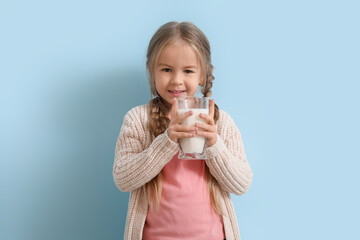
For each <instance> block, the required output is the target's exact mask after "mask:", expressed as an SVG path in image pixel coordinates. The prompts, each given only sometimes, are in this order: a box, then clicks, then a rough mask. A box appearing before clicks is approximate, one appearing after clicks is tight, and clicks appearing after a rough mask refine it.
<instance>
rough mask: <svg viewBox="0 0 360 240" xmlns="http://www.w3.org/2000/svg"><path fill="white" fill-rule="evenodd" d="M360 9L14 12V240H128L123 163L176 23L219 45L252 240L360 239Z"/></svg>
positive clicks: (240, 208) (9, 9)
mask: <svg viewBox="0 0 360 240" xmlns="http://www.w3.org/2000/svg"><path fill="white" fill-rule="evenodd" d="M359 11H360V6H359V3H358V1H347V0H344V1H340V0H339V1H331V0H330V1H318V0H312V1H309V0H303V1H285V0H284V1H280V0H274V1H110V0H105V1H104V0H103V1H89V0H87V1H69V0H62V1H39V0H33V1H15V0H13V1H9V0H8V1H1V2H0V34H1V37H0V81H1V85H0V107H1V108H0V109H1V110H0V111H1V120H0V121H1V125H0V126H1V129H0V131H1V132H0V148H1V151H0V160H1V161H0V239H4V240H25V239H26V240H28V239H31V240H48V239H54V240H57V239H59V240H60V239H79V240H80V239H89V240H95V239H109V240H110V239H122V238H123V231H124V227H125V218H126V210H127V202H128V193H122V192H120V191H119V190H117V188H116V187H115V185H114V183H113V179H112V164H113V157H114V148H115V142H116V139H117V136H118V133H119V130H120V127H121V124H122V120H123V116H124V114H125V113H126V112H127V111H128V110H129V109H130V108H132V107H134V106H136V105H139V104H144V103H147V102H148V101H149V97H150V95H149V88H148V85H147V79H146V71H145V54H146V48H147V44H148V42H149V40H150V38H151V36H152V34H153V33H154V32H155V31H156V29H157V28H158V27H159V26H160V25H162V24H163V23H165V22H168V21H170V20H176V21H191V22H193V23H195V24H196V25H197V26H198V27H200V28H201V29H202V30H203V31H204V32H205V34H206V35H207V36H208V38H209V40H210V43H211V46H212V56H213V64H214V66H215V71H214V75H215V77H216V79H215V82H214V88H213V93H214V94H213V97H214V98H215V101H216V102H217V104H218V105H219V106H220V108H221V109H224V110H226V111H227V112H228V113H230V114H231V116H232V117H233V118H234V120H235V122H236V124H237V125H238V127H239V129H240V131H241V133H242V137H243V141H244V145H245V149H246V153H247V157H248V160H249V162H250V164H251V166H252V168H253V172H254V181H253V185H252V187H251V189H250V190H249V192H248V193H247V194H245V195H244V196H240V197H239V196H232V198H233V201H234V205H235V210H236V213H237V217H238V222H239V227H240V231H241V236H242V239H244V240H263V239H274V240H280V239H284V240H285V239H292V240H297V239H360V234H359V230H358V227H359V222H360V221H359V214H360V211H359V202H360V197H359V186H358V185H359V182H360V181H359V180H360V179H359V174H358V172H359V171H360V169H359V167H360V164H359V160H360V158H359V151H360V149H359V145H360V144H359V133H360V131H359V122H360V119H359V102H360V101H359V100H360V99H359V89H360V88H359V87H360V85H359V80H360V73H359V66H360V57H359V56H360V49H359V42H360V37H359V23H360V17H359Z"/></svg>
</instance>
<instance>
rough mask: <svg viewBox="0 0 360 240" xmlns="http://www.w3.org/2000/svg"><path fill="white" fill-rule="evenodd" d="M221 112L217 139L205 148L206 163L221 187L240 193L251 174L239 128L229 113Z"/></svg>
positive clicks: (247, 183)
mask: <svg viewBox="0 0 360 240" xmlns="http://www.w3.org/2000/svg"><path fill="white" fill-rule="evenodd" d="M221 114H222V116H221V119H219V122H220V120H221V122H220V124H219V126H218V136H217V141H216V143H215V144H214V145H212V146H211V147H208V148H207V149H206V156H207V160H206V164H207V166H208V167H209V170H210V173H211V175H213V176H214V177H215V178H216V180H217V181H218V183H219V185H220V187H221V188H223V189H224V190H226V191H228V192H230V193H234V194H236V195H242V194H244V193H246V192H247V190H248V189H249V188H250V185H251V182H252V177H253V174H252V171H251V168H250V165H249V163H248V161H247V159H246V155H245V150H244V145H243V142H242V139H241V134H240V132H239V129H238V128H237V127H236V125H235V123H234V121H233V120H232V119H231V117H230V116H229V115H227V114H226V113H225V112H221Z"/></svg>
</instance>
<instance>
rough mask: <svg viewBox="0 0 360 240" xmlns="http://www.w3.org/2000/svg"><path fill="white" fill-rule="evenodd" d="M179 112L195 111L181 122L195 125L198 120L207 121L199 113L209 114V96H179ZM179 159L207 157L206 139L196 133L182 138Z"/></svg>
mask: <svg viewBox="0 0 360 240" xmlns="http://www.w3.org/2000/svg"><path fill="white" fill-rule="evenodd" d="M178 103H179V104H178V105H179V110H178V113H179V114H181V113H184V112H188V111H190V110H191V111H193V114H192V115H191V116H189V117H187V118H186V119H185V120H184V121H183V122H181V124H183V125H189V126H194V125H195V123H196V122H200V123H205V121H204V120H203V119H202V118H200V116H199V114H200V113H204V114H209V98H206V97H201V98H199V97H180V98H178ZM179 144H180V153H179V156H178V158H179V159H188V160H190V159H205V149H206V139H205V137H201V136H197V135H195V136H194V137H192V138H180V139H179Z"/></svg>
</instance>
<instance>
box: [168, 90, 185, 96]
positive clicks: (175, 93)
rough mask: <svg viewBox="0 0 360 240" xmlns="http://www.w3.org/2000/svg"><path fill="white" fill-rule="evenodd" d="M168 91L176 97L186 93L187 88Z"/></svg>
mask: <svg viewBox="0 0 360 240" xmlns="http://www.w3.org/2000/svg"><path fill="white" fill-rule="evenodd" d="M168 92H169V93H170V94H171V95H173V96H174V97H179V96H181V95H182V94H184V93H185V90H169V91H168Z"/></svg>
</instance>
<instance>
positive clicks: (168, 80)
mask: <svg viewBox="0 0 360 240" xmlns="http://www.w3.org/2000/svg"><path fill="white" fill-rule="evenodd" d="M154 70H155V74H154V76H155V87H156V90H157V92H158V93H159V94H160V96H161V97H162V98H163V99H164V100H165V101H166V102H167V103H171V101H172V99H173V98H178V97H180V96H194V95H195V93H196V91H197V89H198V86H199V84H202V83H203V81H202V80H201V67H200V62H199V59H198V56H197V54H196V52H195V51H194V50H193V49H192V48H191V47H190V46H189V45H188V44H187V43H186V42H184V41H177V42H175V43H173V44H170V45H168V46H167V47H165V49H164V51H163V53H162V54H161V55H160V57H159V59H158V62H157V65H156V66H155V69H154Z"/></svg>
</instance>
